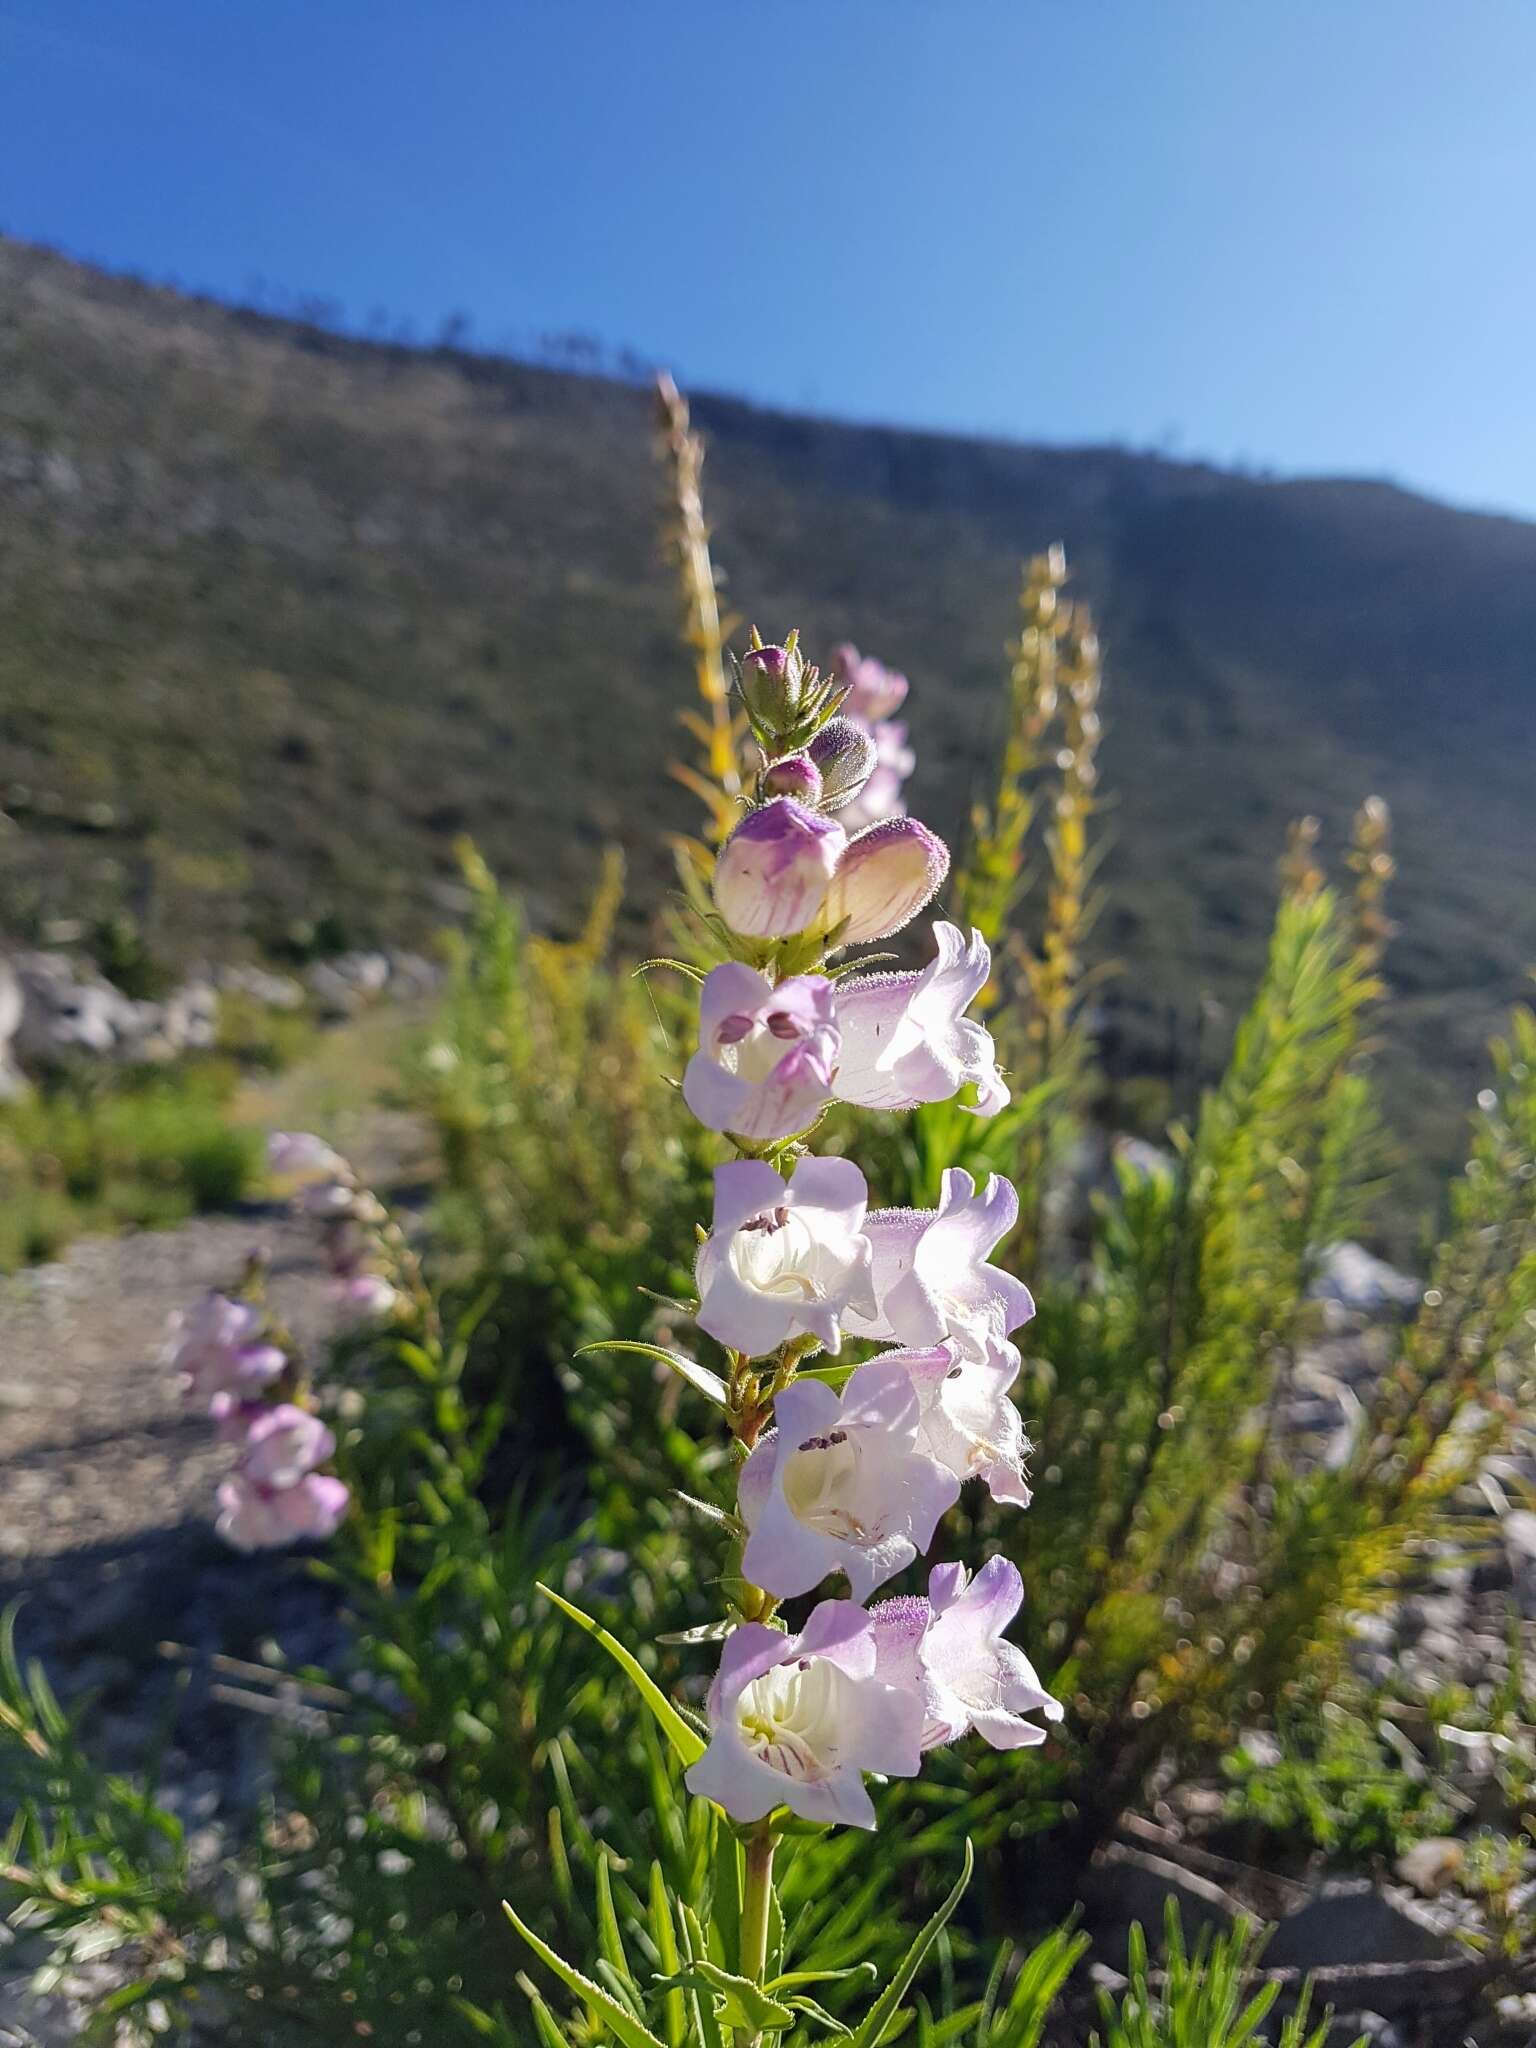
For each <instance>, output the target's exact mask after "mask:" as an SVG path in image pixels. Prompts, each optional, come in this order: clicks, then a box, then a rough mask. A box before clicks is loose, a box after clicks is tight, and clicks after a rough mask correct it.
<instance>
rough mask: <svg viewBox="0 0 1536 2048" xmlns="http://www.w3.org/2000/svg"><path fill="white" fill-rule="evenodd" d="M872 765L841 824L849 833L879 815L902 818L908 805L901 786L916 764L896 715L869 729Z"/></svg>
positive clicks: (878, 820)
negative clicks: (904, 800)
mask: <svg viewBox="0 0 1536 2048" xmlns="http://www.w3.org/2000/svg"><path fill="white" fill-rule="evenodd" d="M871 742H872V744H873V746H874V750H875V765H874V767H873V768H872V769H871V770H870V773H869V780H868V781H867V782H866V783H865V785H864V787H863V788H862V789H861V790H860V791H859V793H858V795H857V796H856V797H855V798H854V800H853V802H852V803H851V804H850V805H849V806H848V808H847V810H846V811H845V812H844V814H843V817H842V821H841V822H842V824H843V826H844V828H845V829H846V830H847V831H849V832H858V831H860V830H862V828H863V827H864V826H865V825H877V824H879V822H880V820H881V819H882V818H902V817H905V816H906V811H907V807H906V804H905V803H904V802H903V801H902V795H901V788H902V784H903V783H904V782H905V781H906V779H907V777H908V776H909V775H910V774H911V773H912V770H913V769H914V768H915V767H916V766H917V756H916V754H914V753H913V751H912V749H911V748H910V747H909V746H908V745H907V728H906V725H905V723H904V722H903V721H902V720H901V719H899V718H887V719H885V720H884V721H883V722H882V723H881V724H879V725H877V726H874V727H872V728H871Z"/></svg>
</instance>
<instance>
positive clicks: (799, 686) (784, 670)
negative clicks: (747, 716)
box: [738, 634, 805, 732]
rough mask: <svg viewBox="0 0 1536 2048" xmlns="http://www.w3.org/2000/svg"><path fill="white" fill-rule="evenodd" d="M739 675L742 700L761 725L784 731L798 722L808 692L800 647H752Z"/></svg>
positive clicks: (743, 659)
mask: <svg viewBox="0 0 1536 2048" xmlns="http://www.w3.org/2000/svg"><path fill="white" fill-rule="evenodd" d="M790 638H791V640H793V638H794V636H793V634H791V636H790ZM738 678H739V681H740V684H741V695H742V700H743V702H744V703H745V704H746V707H747V709H748V711H749V712H751V714H752V716H753V717H754V718H755V719H756V720H757V722H758V724H759V725H762V726H765V727H766V728H767V730H768V731H769V732H785V731H787V730H789V728H791V727H792V726H793V725H794V724H795V721H796V720H797V718H798V717H799V715H800V708H801V699H802V697H803V696H804V693H805V657H804V656H803V655H802V654H801V652H800V650H799V648H798V647H794V646H789V647H753V648H749V649H748V651H747V652H746V653H745V654H744V655H743V656H742V658H741V666H740V668H739V670H738Z"/></svg>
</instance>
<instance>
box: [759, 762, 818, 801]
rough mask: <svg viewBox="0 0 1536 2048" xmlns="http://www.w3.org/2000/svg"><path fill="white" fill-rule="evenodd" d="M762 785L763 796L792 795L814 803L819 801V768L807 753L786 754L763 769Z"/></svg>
mask: <svg viewBox="0 0 1536 2048" xmlns="http://www.w3.org/2000/svg"><path fill="white" fill-rule="evenodd" d="M762 787H763V794H764V796H792V797H798V798H799V800H800V801H801V802H802V803H807V804H816V803H819V802H820V801H821V793H822V779H821V770H820V769H819V768H818V767H817V765H816V763H815V762H814V761H813V760H811V759H810V758H809V756H808V755H805V754H786V755H785V757H784V759H783V760H782V761H770V762H769V764H768V766H767V767H766V768H765V769H764V770H763V776H762Z"/></svg>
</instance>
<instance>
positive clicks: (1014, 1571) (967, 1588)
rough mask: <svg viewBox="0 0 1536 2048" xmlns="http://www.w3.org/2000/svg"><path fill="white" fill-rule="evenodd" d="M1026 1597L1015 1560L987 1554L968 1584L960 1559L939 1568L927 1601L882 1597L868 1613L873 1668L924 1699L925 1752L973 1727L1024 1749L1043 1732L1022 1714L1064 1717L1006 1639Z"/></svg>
mask: <svg viewBox="0 0 1536 2048" xmlns="http://www.w3.org/2000/svg"><path fill="white" fill-rule="evenodd" d="M1023 1598H1024V1582H1023V1580H1022V1579H1021V1578H1020V1577H1019V1573H1018V1568H1017V1566H1015V1565H1013V1564H1011V1563H1010V1562H1009V1560H1008V1559H1007V1558H1006V1557H993V1558H989V1559H988V1561H987V1562H986V1563H985V1564H984V1565H983V1566H982V1568H981V1570H980V1571H979V1572H978V1573H977V1574H976V1576H975V1578H974V1579H972V1580H971V1581H970V1583H969V1584H967V1583H966V1573H965V1567H964V1565H960V1564H941V1565H936V1566H935V1567H934V1569H933V1572H932V1574H931V1575H930V1577H929V1580H928V1598H927V1599H926V1600H924V1599H922V1598H920V1597H912V1598H907V1599H902V1600H882V1601H881V1603H880V1604H879V1606H878V1607H875V1608H872V1609H871V1610H870V1620H871V1621H872V1622H873V1624H874V1631H875V1659H876V1661H875V1669H876V1672H877V1673H878V1675H879V1676H880V1677H881V1678H883V1679H885V1680H886V1681H887V1682H888V1683H889V1684H891V1685H893V1686H896V1687H898V1688H900V1689H901V1690H902V1691H908V1692H913V1693H916V1694H917V1695H918V1697H920V1698H921V1700H922V1703H923V1747H924V1749H934V1748H936V1747H937V1746H938V1745H939V1744H940V1743H944V1742H956V1741H958V1740H959V1738H960V1737H961V1736H962V1735H965V1734H967V1733H968V1732H969V1731H970V1730H971V1729H973V1728H974V1729H975V1731H976V1733H977V1734H978V1735H980V1736H981V1737H982V1739H983V1740H984V1741H985V1742H989V1743H990V1744H991V1745H992V1747H993V1748H994V1749H1026V1748H1028V1747H1030V1746H1031V1745H1032V1744H1035V1743H1040V1742H1044V1740H1045V1738H1046V1733H1047V1731H1046V1730H1045V1729H1044V1728H1042V1727H1040V1726H1039V1725H1038V1723H1036V1722H1033V1721H1026V1720H1023V1719H1022V1718H1021V1717H1022V1716H1023V1715H1025V1714H1043V1715H1044V1716H1045V1718H1046V1720H1048V1721H1059V1720H1060V1719H1061V1715H1062V1710H1061V1706H1060V1703H1059V1702H1058V1701H1056V1700H1054V1699H1052V1698H1051V1696H1050V1694H1049V1693H1048V1692H1046V1691H1045V1690H1044V1689H1043V1688H1042V1686H1041V1684H1040V1680H1039V1677H1038V1676H1037V1674H1036V1672H1035V1668H1034V1666H1033V1665H1032V1664H1031V1663H1030V1661H1029V1659H1028V1658H1027V1657H1026V1656H1025V1655H1024V1652H1023V1651H1022V1650H1020V1649H1018V1648H1017V1647H1016V1646H1015V1645H1014V1644H1013V1643H1010V1642H1005V1641H1004V1639H1003V1630H1004V1629H1005V1628H1006V1627H1007V1626H1008V1624H1009V1622H1011V1621H1012V1620H1013V1617H1014V1616H1015V1615H1016V1614H1017V1613H1018V1611H1019V1607H1020V1605H1021V1603H1022V1601H1023Z"/></svg>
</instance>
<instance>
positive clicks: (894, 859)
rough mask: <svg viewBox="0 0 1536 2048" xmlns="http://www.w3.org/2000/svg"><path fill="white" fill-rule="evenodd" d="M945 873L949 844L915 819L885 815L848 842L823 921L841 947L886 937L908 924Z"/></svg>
mask: <svg viewBox="0 0 1536 2048" xmlns="http://www.w3.org/2000/svg"><path fill="white" fill-rule="evenodd" d="M948 873H949V848H948V847H947V846H946V845H945V844H944V842H943V840H942V839H941V838H940V837H939V836H938V834H937V833H936V832H930V831H929V829H928V827H927V826H926V825H921V824H919V823H918V821H917V819H916V818H887V819H886V820H885V821H884V822H883V823H882V824H879V825H869V826H867V827H866V828H865V829H864V831H862V832H860V833H859V834H858V835H857V836H856V837H855V838H853V839H850V840H849V841H848V844H847V846H846V847H845V848H844V849H843V851H842V854H841V856H840V858H839V860H838V863H837V872H836V873H835V874H834V876H833V877H832V883H831V887H830V888H829V889H828V890H827V893H826V908H825V912H824V915H823V918H822V922H823V923H824V924H825V926H826V927H827V929H828V930H829V931H831V930H832V929H834V927H840V929H839V930H838V937H837V943H838V945H840V946H862V945H865V944H867V943H868V942H869V941H870V940H871V939H888V938H889V937H890V936H891V934H892V933H893V932H899V931H900V930H901V929H902V927H903V926H904V925H909V924H910V923H911V922H912V920H913V918H914V917H916V916H917V914H918V912H919V911H920V910H922V909H923V908H924V907H925V906H926V905H927V904H929V903H931V902H932V900H933V897H934V895H935V893H936V892H937V890H938V889H939V887H940V885H941V884H942V882H943V880H944V877H945V876H946V875H947V874H948Z"/></svg>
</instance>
